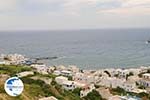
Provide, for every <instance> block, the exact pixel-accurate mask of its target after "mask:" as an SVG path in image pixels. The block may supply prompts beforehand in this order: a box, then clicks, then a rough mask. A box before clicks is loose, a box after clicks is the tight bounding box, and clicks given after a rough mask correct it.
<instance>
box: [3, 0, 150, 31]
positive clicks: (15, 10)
mask: <svg viewBox="0 0 150 100" xmlns="http://www.w3.org/2000/svg"><path fill="white" fill-rule="evenodd" d="M149 27H150V0H0V30H61V29H98V28H149Z"/></svg>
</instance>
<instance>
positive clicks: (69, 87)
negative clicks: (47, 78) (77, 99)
mask: <svg viewBox="0 0 150 100" xmlns="http://www.w3.org/2000/svg"><path fill="white" fill-rule="evenodd" d="M62 87H63V88H64V89H65V90H74V89H75V88H76V85H75V83H74V81H64V82H63V84H62Z"/></svg>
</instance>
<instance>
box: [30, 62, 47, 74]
mask: <svg viewBox="0 0 150 100" xmlns="http://www.w3.org/2000/svg"><path fill="white" fill-rule="evenodd" d="M31 67H32V68H35V69H36V71H37V72H38V73H40V74H48V73H49V67H47V66H46V65H45V64H32V65H31Z"/></svg>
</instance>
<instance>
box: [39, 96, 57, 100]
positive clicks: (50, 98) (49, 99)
mask: <svg viewBox="0 0 150 100" xmlns="http://www.w3.org/2000/svg"><path fill="white" fill-rule="evenodd" d="M39 100H58V99H57V98H55V97H53V96H50V97H44V98H40V99H39Z"/></svg>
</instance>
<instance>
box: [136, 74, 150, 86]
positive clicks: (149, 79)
mask: <svg viewBox="0 0 150 100" xmlns="http://www.w3.org/2000/svg"><path fill="white" fill-rule="evenodd" d="M138 83H139V84H140V85H142V86H144V87H150V73H146V74H143V77H142V79H141V80H139V82H138Z"/></svg>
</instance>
